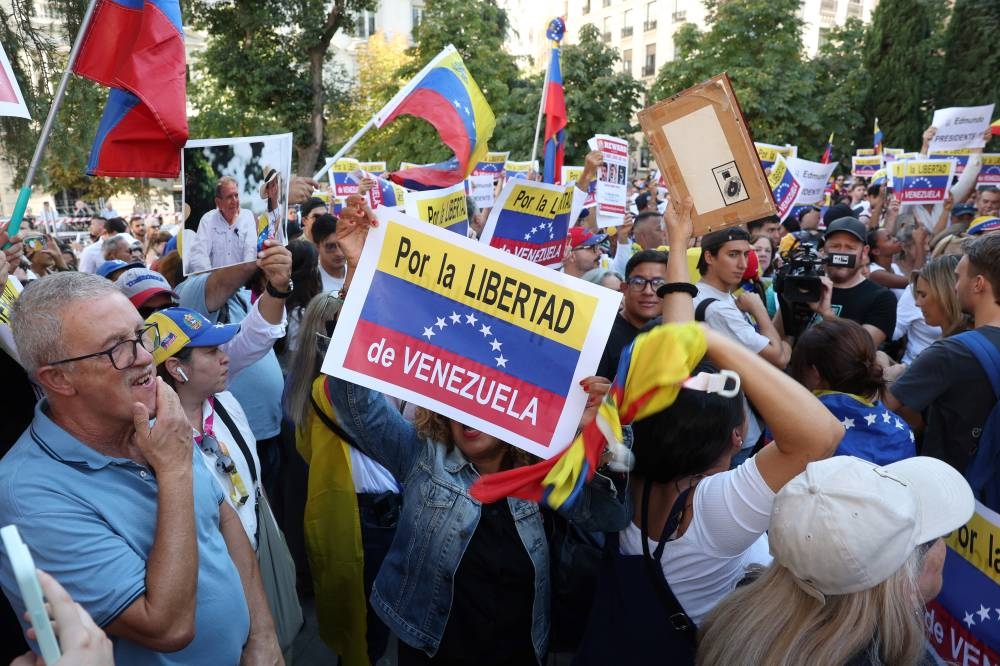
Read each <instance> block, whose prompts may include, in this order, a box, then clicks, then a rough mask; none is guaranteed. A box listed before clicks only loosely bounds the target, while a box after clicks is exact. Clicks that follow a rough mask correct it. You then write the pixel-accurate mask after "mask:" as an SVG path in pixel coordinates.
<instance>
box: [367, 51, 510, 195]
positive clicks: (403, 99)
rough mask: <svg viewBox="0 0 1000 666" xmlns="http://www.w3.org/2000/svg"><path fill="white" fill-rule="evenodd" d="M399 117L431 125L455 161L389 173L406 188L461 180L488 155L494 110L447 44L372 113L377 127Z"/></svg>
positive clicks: (441, 185) (444, 184)
mask: <svg viewBox="0 0 1000 666" xmlns="http://www.w3.org/2000/svg"><path fill="white" fill-rule="evenodd" d="M402 115H409V116H414V117H416V118H422V119H423V120H426V121H427V122H429V123H430V124H431V125H433V126H434V129H436V130H437V131H438V135H439V136H440V137H441V141H442V142H443V143H444V144H445V145H447V146H448V147H449V148H451V149H452V150H453V151H454V152H455V159H456V165H455V167H454V168H448V166H445V167H444V168H440V167H414V168H410V169H404V170H401V171H397V172H395V173H393V174H390V178H391V179H392V180H393V181H395V182H397V183H399V184H401V185H404V186H406V187H409V185H407V184H406V182H405V181H410V182H411V183H412V182H419V183H423V184H424V185H427V186H430V187H448V186H450V185H454V184H455V183H458V182H461V181H463V180H465V178H466V177H467V176H468V175H469V174H470V173H471V171H472V169H473V168H474V167H475V166H476V165H477V164H478V163H479V162H480V161H482V160H483V158H485V157H486V153H487V150H488V148H487V145H486V142H487V141H488V140H489V138H490V137H491V136H492V135H493V128H494V127H495V126H496V118H495V117H494V115H493V110H492V109H490V105H489V104H487V102H486V98H485V97H483V93H482V91H481V90H480V89H479V86H478V85H476V82H475V80H473V78H472V76H471V75H470V74H469V72H468V70H467V69H466V68H465V63H464V62H463V61H462V57H461V56H460V55H459V54H458V51H457V50H456V49H455V47H454V46H451V45H450V44H449V45H448V46H447V47H446V48H445V49H444V50H443V51H441V53H439V54H438V55H437V56H436V57H435V58H434V59H433V60H431V61H430V62H429V63H428V64H427V66H426V67H424V68H423V69H422V70H421V71H420V73H419V74H417V76H416V77H414V78H413V80H411V81H410V82H409V83H407V84H406V86H404V87H403V89H402V90H400V91H399V92H398V93H396V96H395V97H393V98H392V99H391V100H389V103H388V104H386V105H385V106H384V107H383V108H382V110H381V111H379V112H378V113H376V114H375V117H374V123H375V126H376V127H384V126H385V125H387V124H389V123H391V122H392V121H393V120H395V119H396V118H397V117H399V116H402Z"/></svg>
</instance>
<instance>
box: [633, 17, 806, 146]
mask: <svg viewBox="0 0 1000 666" xmlns="http://www.w3.org/2000/svg"><path fill="white" fill-rule="evenodd" d="M801 4H802V3H801V0H743V1H741V2H727V1H725V0H706V1H705V7H706V10H707V16H706V23H707V27H708V30H707V31H706V32H702V31H700V30H698V28H696V27H695V26H694V25H691V24H687V25H684V26H682V27H681V29H680V30H679V31H678V33H677V34H676V35H675V36H674V43H675V45H676V48H677V51H678V56H677V58H676V59H674V60H672V61H669V62H667V63H666V64H665V65H663V67H662V68H661V69H660V71H659V73H658V74H657V77H656V81H655V82H654V83H653V86H652V89H651V91H650V101H651V102H652V101H656V100H660V99H663V98H665V97H668V96H670V95H673V94H675V93H678V92H680V91H682V90H684V89H685V88H688V87H690V86H693V85H695V84H697V83H699V82H701V81H703V80H705V79H708V78H710V77H712V76H715V75H716V74H719V73H721V72H727V73H728V74H729V78H730V79H732V83H733V89H734V90H735V91H736V95H737V97H738V98H739V100H740V106H741V107H742V109H743V114H744V115H745V116H746V119H747V122H748V124H749V126H750V129H751V131H752V132H753V135H754V138H755V139H756V140H757V141H765V142H768V143H786V142H788V143H797V142H799V141H802V140H803V139H804V138H806V137H810V136H819V135H820V134H822V132H823V128H822V127H821V126H820V116H819V113H818V107H819V104H818V103H817V100H816V99H815V91H816V79H815V72H814V71H813V69H812V67H810V65H809V63H808V62H807V61H806V59H805V58H804V57H803V55H802V38H801V32H802V25H803V23H802V19H801V18H799V16H798V11H799V8H800V5H801Z"/></svg>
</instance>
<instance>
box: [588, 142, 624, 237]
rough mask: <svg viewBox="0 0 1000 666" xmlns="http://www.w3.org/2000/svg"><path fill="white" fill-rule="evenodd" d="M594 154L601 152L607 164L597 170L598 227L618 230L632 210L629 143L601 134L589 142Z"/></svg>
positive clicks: (595, 194)
mask: <svg viewBox="0 0 1000 666" xmlns="http://www.w3.org/2000/svg"><path fill="white" fill-rule="evenodd" d="M587 145H588V146H590V149H591V150H599V151H601V155H602V156H603V157H604V164H602V165H601V166H600V167H599V168H598V169H597V178H596V181H597V188H596V190H595V193H594V196H595V201H596V208H595V210H596V212H597V226H598V227H599V228H602V229H603V228H605V227H618V226H621V225H622V224H623V223H624V222H625V211H627V210H628V207H629V200H628V182H629V181H628V166H629V165H628V161H629V160H628V141H626V140H625V139H619V138H617V137H613V136H608V135H606V134H598V135H597V136H595V137H594V138H592V139H590V140H589V141H587Z"/></svg>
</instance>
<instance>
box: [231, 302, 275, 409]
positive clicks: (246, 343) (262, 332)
mask: <svg viewBox="0 0 1000 666" xmlns="http://www.w3.org/2000/svg"><path fill="white" fill-rule="evenodd" d="M287 321H288V317H287V315H286V314H285V313H282V317H281V323H279V324H272V323H271V322H269V321H268V320H266V319H264V315H262V314H261V313H260V300H259V299H258V300H257V301H256V302H255V303H254V304H253V306H252V307H251V308H250V310H249V311H248V312H247V316H246V317H244V318H243V320H242V321H241V322H240V330H239V331H237V332H236V335H234V336H233V337H232V339H231V340H230V341H229V342H225V343H223V344H221V345H219V349H221V350H222V351H224V352H225V353H226V356H228V357H229V382H230V383H232V381H233V378H234V377H236V375H238V374H239V373H240V372H241V371H243V370H244V369H246V368H248V367H250V366H251V365H253V364H254V363H256V362H257V361H259V360H260V359H262V358H264V356H266V355H267V352H269V351H271V348H272V347H274V343H275V341H276V340H278V339H279V338H281V337H282V336H283V335H284V334H285V324H286V323H287ZM227 406H228V405H227Z"/></svg>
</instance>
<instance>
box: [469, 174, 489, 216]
mask: <svg viewBox="0 0 1000 666" xmlns="http://www.w3.org/2000/svg"><path fill="white" fill-rule="evenodd" d="M465 183H466V187H465V189H466V192H467V193H468V195H469V196H470V197H472V200H473V201H475V202H476V206H477V207H478V208H480V209H483V208H492V207H493V176H492V175H491V174H488V173H486V174H480V175H472V176H469V177H468V178H466V179H465Z"/></svg>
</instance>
